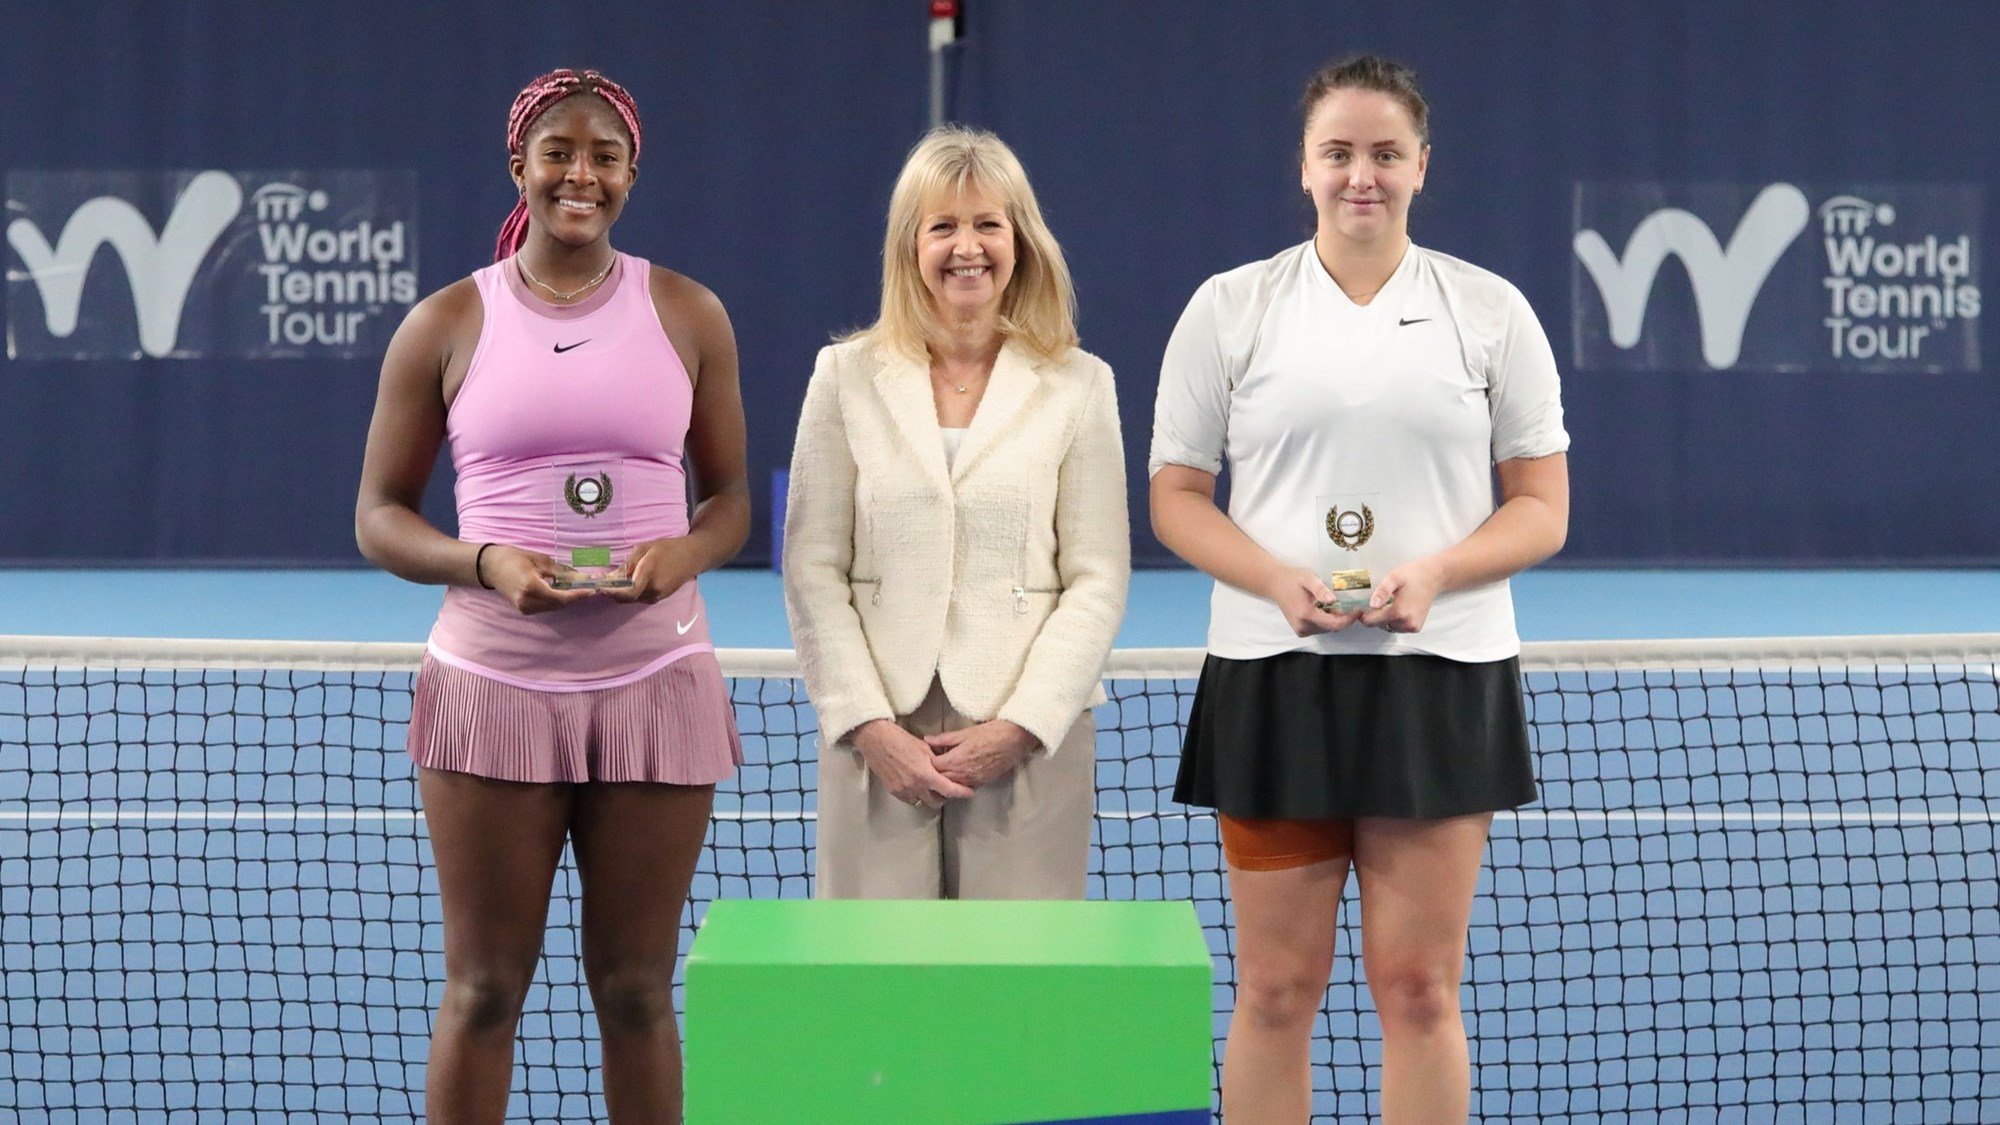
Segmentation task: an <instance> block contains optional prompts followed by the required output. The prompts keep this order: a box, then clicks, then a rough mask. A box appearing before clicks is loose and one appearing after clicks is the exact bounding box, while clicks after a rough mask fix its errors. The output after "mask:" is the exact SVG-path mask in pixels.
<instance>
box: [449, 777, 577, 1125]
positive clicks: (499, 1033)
mask: <svg viewBox="0 0 2000 1125" xmlns="http://www.w3.org/2000/svg"><path fill="white" fill-rule="evenodd" d="M418 772H419V778H418V780H419V784H420V785H421V787H422V790H423V800H424V822H425V824H427V825H428V826H429V828H430V837H431V852H432V855H433V857H434V858H435V861H436V863H437V873H438V892H439V896H440V897H441V898H442V900H443V903H444V999H443V1002H442V1003H440V1004H439V1005H438V1012H437V1020H436V1022H435V1023H434V1024H433V1025H432V1028H431V1053H430V1064H429V1066H428V1068H427V1069H426V1071H425V1075H424V1103H425V1115H426V1116H427V1117H428V1119H429V1120H430V1121H431V1123H432V1125H499V1123H500V1122H502V1121H504V1120H505V1119H506V1115H507V1089H508V1086H509V1084H510V1075H511V1073H512V1071H513V1067H514V1030H515V1027H516V1026H517V1025H518V1024H519V1022H520V1018H521V1001H522V1000H523V999H524V998H525V997H526V996H527V994H528V985H529V984H530V983H531V982H532V981H533V980H534V976H535V963H536V962H537V961H539V960H540V959H541V955H542V931H543V930H544V929H545V928H546V926H547V925H548V917H549V887H550V885H551V884H552V883H553V882H554V880H555V873H556V864H557V863H558V862H559V861H560V859H561V857H562V846H563V838H564V836H565V834H566V832H567V828H568V824H569V815H570V812H569V809H570V787H569V786H567V785H530V784H524V783H521V782H514V781H495V780H493V779H491V778H484V777H475V776H473V775H472V774H465V773H452V772H449V771H446V770H432V769H425V770H420V771H418Z"/></svg>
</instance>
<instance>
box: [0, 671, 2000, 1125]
mask: <svg viewBox="0 0 2000 1125" xmlns="http://www.w3.org/2000/svg"><path fill="white" fill-rule="evenodd" d="M419 658H420V649H419V648H418V647H417V646H398V645H354V644H305V643H293V644H274V643H262V642H260V643H233V642H188V641H120V640H103V641H99V640H76V639H66V638H0V1017H4V1018H0V1035H4V1037H5V1039H4V1044H3V1045H0V1046H4V1049H0V1110H6V1111H8V1114H7V1115H8V1116H9V1117H10V1119H15V1120H22V1121H30V1122H39V1121H73V1120H80V1119H83V1120H96V1119H110V1120H144V1121H158V1120H164V1121H201V1122H204V1123H206V1122H214V1121H246V1122H247V1121H266V1120H271V1119H274V1118H284V1119H290V1120H315V1119H318V1120H347V1121H358V1122H409V1121H415V1120H419V1119H420V1118H421V1111H422V1093H421V1091H422V1085H423V1082H422V1077H423V1076H422V1068H423V1059H424V1054H425V1050H426V1047H427V1041H428V1033H429V1024H430V1014H431V1010H432V1008H433V1006H434V1005H435V1003H436V1000H437V996H438V992H439V989H440V983H439V982H440V980H441V977H442V961H441V954H440V924H439V918H438V907H437V898H436V887H435V882H434V879H433V876H432V873H431V871H430V870H429V865H428V850H427V846H426V844H425V836H424V831H423V826H422V824H421V814H420V812H418V811H417V794H416V787H415V784H414V781H413V778H412V770H411V768H410V765H409V763H408V761H407V760H406V758H405V756H404V753H403V740H404V734H405V731H406V727H407V719H408V714H409V694H410V684H411V678H412V674H413V671H414V669H415V667H416V665H417V662H418V660H419ZM1200 659H1201V654H1200V653H1199V652H1193V651H1181V650H1146V651H1130V652H1120V653H1116V654H1114V660H1113V663H1112V667H1111V668H1110V670H1109V672H1108V674H1107V686H1108V688H1109V691H1110V694H1111V701H1110V702H1109V703H1107V704H1106V705H1105V706H1104V707H1103V708H1102V709H1101V710H1100V711H1099V713H1098V716H1097V717H1098V725H1099V731H1100V733H1099V743H1098V758H1099V761H1098V786H1099V794H1098V806H1099V808H1098V820H1097V831H1096V840H1095V847H1094V849H1093V855H1092V860H1091V881H1090V892H1091V894H1092V896H1093V897H1103V898H1113V899H1131V898H1146V899H1162V898H1164V899H1191V900H1193V901H1194V902H1195V904H1196V907H1197V912H1198V913H1199V915H1200V917H1201V919H1202V922H1203V924H1204V926H1205V928H1206V930H1207V936H1208V940H1209V943H1210V946H1211V949H1212V950H1213V952H1214V954H1215V956H1216V970H1217V973H1216V975H1217V984H1216V990H1215V1007H1216V1016H1215V1030H1216V1032H1217V1034H1218V1036H1219V1035H1220V1034H1221V1033H1222V1032H1223V1031H1224V1030H1225V1028H1226V1025H1227V1013H1228V1011H1229V1009H1230V1006H1231V1003H1232V1000H1233V995H1234V991H1233V985H1234V980H1235V961H1234V953H1233V945H1232V935H1231V933H1230V930H1229V926H1228V910H1227V907H1226V904H1225V900H1224V894H1223V891H1224V888H1223V872H1222V862H1221V856H1220V852H1219V849H1218V847H1217V843H1216V827H1215V822H1214V820H1213V819H1212V818H1211V817H1209V816H1207V815H1204V814H1202V813H1201V812H1199V811H1191V810H1187V809H1184V808H1182V807H1181V806H1178V805H1176V804H1174V803H1173V802H1172V800H1171V798H1170V791H1171V788H1172V780H1173V773H1174V769H1175V765H1176V759H1177V755H1178V750H1179V741H1180V731H1181V726H1182V724H1183V722H1184V721H1185V718H1186V715H1187V708H1188V704H1189V701H1190V699H1191V696H1192V692H1193V683H1194V675H1195V673H1196V671H1197V669H1198V668H1199V665H1200ZM1996 661H2000V636H1992V635H1980V636H1949V637H1902V638H1819V639H1785V640H1778V641H1733V642H1732V641H1714V642H1648V643H1623V642H1620V643H1602V644H1563V645H1531V646H1529V647H1528V649H1527V650H1526V652H1525V653H1524V655H1523V668H1524V686H1525V689H1526V692H1527V698H1528V707H1529V714H1530V717H1531V721H1532V733H1533V738H1534V744H1535V747H1536V751H1537V761H1538V769H1539V773H1540V776H1541V780H1542V797H1541V800H1540V802H1539V803H1537V804H1536V805H1534V806H1531V807H1529V808H1526V809H1522V810H1519V811H1517V812H1515V813H1511V814H1503V815H1501V816H1500V817H1498V818H1497V819H1496V822H1495V825H1494V829H1493V837H1492V844H1491V847H1490V849H1489V855H1488V858H1489V866H1488V869H1487V871H1486V873H1485V875H1484V876H1483V878H1482V881H1481V885H1480V891H1479V896H1478V900H1477V902H1476V904H1475V908H1474V916H1473V926H1472V933H1471V943H1470V951H1469V953H1470V955H1469V960H1468V968H1467V983H1466V985H1465V989H1464V997H1465V1003H1466V1020H1467V1026H1468V1028H1469V1030H1470V1032H1471V1050H1472V1059H1473V1066H1474V1087H1475V1093H1474V1101H1473V1109H1474V1116H1475V1118H1477V1119H1481V1120H1487V1121H1524V1122H1525V1121H1572V1122H1585V1121H1604V1120H1621V1121H1622V1120H1632V1119H1646V1120H1668V1121H1673V1120H1679V1121H1713V1120H1736V1121H1766V1120H1779V1121H1783V1120H1797V1121H1819V1120H1831V1119H1835V1118H1838V1119H1841V1120H1849V1119H1851V1120H1870V1121H1874V1120H1880V1121H1976V1120H2000V873H1996V859H1995V855H1996V851H1995V839H1994V821H1995V815H1996V804H1995V796H1996V794H2000V699H1996V683H1995V673H1996ZM723 662H724V667H725V670H726V671H727V672H728V673H729V675H730V677H731V680H730V682H731V690H732V692H733V694H734V699H735V703H736V708H737V716H738V721H739V724H740V725H741V728H742V731H743V734H744V741H745V751H746V755H747V757H748V759H749V760H748V762H747V763H746V765H745V767H744V769H743V770H742V771H741V773H740V774H739V776H738V777H737V779H736V780H735V781H734V782H733V783H732V784H730V785H728V786H726V787H724V791H722V792H719V793H718V799H717V804H716V808H717V813H716V819H715V824H714V828H713V830H712V832H711V836H710V846H709V847H708V849H707V850H706V851H705V853H704V855H703V858H702V861H701V867H700V870H699V872H698V874H697V877H696V880H695V885H694V893H695V896H696V899H697V901H696V902H694V903H693V904H691V907H690V911H689V918H688V921H689V925H690V926H692V925H693V924H694V922H695V921H696V920H697V919H698V918H699V917H700V914H701V911H702V909H703V907H704V905H705V903H706V902H708V901H712V900H713V899H716V898H720V897H771V896H804V895H807V894H809V893H810V891H811V869H812V857H811V853H812V843H813V826H814V825H813V820H814V814H813V788H814V766H813V758H814V754H815V752H816V735H815V732H814V719H813V716H812V711H811V707H810V705H809V704H808V702H807V701H806V699H805V694H804V691H803V688H802V686H801V684H800V682H799V681H798V680H797V678H796V669H795V666H794V665H793V662H792V659H791V656H790V654H789V653H784V652H750V651H734V652H726V653H724V654H723ZM576 892H577V883H576V879H575V874H574V871H573V869H571V868H570V867H569V866H568V865H567V864H565V868H564V871H563V873H562V875H561V876H560V877H559V879H558V882H557V888H556V901H555V902H554V903H553V904H552V909H551V916H550V928H549V936H548V940H547V956H546V957H545V958H544V962H543V965H542V969H541V973H540V976H539V978H538V981H537V984H536V986H535V988H534V990H533V992H532V993H531V995H530V997H529V1000H528V1006H527V1013H526V1015H525V1016H524V1019H523V1024H522V1029H521V1046H520V1065H519V1066H517V1068H516V1072H515V1084H516V1097H515V1102H514V1110H513V1117H512V1119H516V1120H531V1121H574V1120H602V1119H603V1116H604V1114H603V1103H602V1097H601V1093H600V1091H599V1087H598V1085H597V1082H596V1078H595V1070H596V1068H595V1061H596V1050H595V1046H594V1043H593V1040H594V1038H595V1034H594V1027H593V1025H592V1017H591V1015H590V1001H589V996H588V994H587V991H586V989H585V987H584V984H583V980H582V974H581V969H580V963H579V958H578V955H577V953H578V948H579V946H578V933H577V918H578V912H577V904H576ZM1357 922H1358V911H1356V910H1355V908H1354V898H1353V893H1352V892H1350V894H1349V898H1348V901H1347V903H1346V904H1345V906H1344V907H1343V918H1342V925H1341V930H1340V943H1341V948H1342V954H1343V955H1342V956H1341V957H1340V958H1339V959H1338V962H1337V967H1336V971H1335V977H1334V980H1333V983H1332V985H1331V987H1330V988H1329V989H1328V992H1327V996H1326V1004H1325V1011H1324V1013H1323V1015H1322V1018H1321V1020H1320V1023H1319V1027H1318V1034H1317V1037H1316V1040H1315V1044H1314V1062H1315V1069H1314V1075H1315V1082H1316V1086H1317V1088H1316V1090H1315V1092H1314V1113H1315V1120H1322V1121H1330V1120H1335V1119H1338V1120H1354V1119H1358V1118H1360V1117H1361V1116H1363V1115H1364V1114H1373V1113H1375V1112H1377V1111H1378V1102H1377V1094H1376V1091H1377V1088H1378V1086H1379V1079H1380V1030H1379V1026H1378V1025H1377V1024H1376V1022H1375V1020H1374V1018H1373V1016H1372V1012H1371V1006H1370V1004H1369V1000H1368V996H1367V992H1366V987H1365V985H1364V984H1363V983H1362V981H1361V980H1360V975H1359V968H1358V966H1357V964H1356V959H1355V958H1354V957H1353V956H1352V954H1353V953H1354V952H1355V951H1356V950H1358V949H1359V944H1358V939H1359V934H1358V931H1357V926H1356V923H1357ZM685 945H686V942H684V943H683V947H684V948H685ZM1219 1043H1220V1040H1219V1039H1218V1051H1219Z"/></svg>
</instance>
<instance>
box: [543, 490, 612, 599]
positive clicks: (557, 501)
mask: <svg viewBox="0 0 2000 1125" xmlns="http://www.w3.org/2000/svg"><path fill="white" fill-rule="evenodd" d="M619 468H620V462H618V461H588V462H572V463H570V464H566V465H557V466H555V468H554V469H553V470H552V471H551V473H550V474H549V475H550V488H551V491H553V492H554V493H555V495H553V496H552V497H550V499H549V510H550V512H551V513H552V515H553V519H554V523H555V540H556V563H557V565H558V566H560V567H561V568H562V569H561V570H560V571H558V572H557V574H556V576H555V577H554V578H552V579H550V581H549V585H551V586H554V587H555V588H556V589H558V590H609V589H622V588H626V587H629V586H631V585H632V579H631V578H630V577H628V576H626V575H624V574H622V573H620V568H619V567H617V566H614V565H613V564H612V561H611V552H612V549H613V547H614V545H617V544H622V543H623V542H624V541H625V515H624V508H623V507H622V506H621V505H620V504H619V496H618V490H619V478H620V476H621V474H620V472H619Z"/></svg>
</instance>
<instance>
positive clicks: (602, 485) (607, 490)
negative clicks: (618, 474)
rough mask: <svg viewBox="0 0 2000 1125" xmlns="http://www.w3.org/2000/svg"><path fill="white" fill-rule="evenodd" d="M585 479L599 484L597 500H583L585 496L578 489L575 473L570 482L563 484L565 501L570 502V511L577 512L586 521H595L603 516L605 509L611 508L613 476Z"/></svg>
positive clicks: (600, 475) (572, 474) (571, 475)
mask: <svg viewBox="0 0 2000 1125" xmlns="http://www.w3.org/2000/svg"><path fill="white" fill-rule="evenodd" d="M583 479H585V480H595V481H596V482H597V487H598V496H597V499H596V500H595V501H588V500H585V499H584V498H583V495H582V494H581V493H580V492H579V491H578V489H577V487H576V474H575V473H571V474H570V475H569V480H567V481H565V482H564V483H563V499H565V500H567V501H569V510H570V511H572V512H575V513H576V514H577V515H579V516H582V517H583V518H584V519H594V518H596V517H597V516H599V515H602V514H603V512H604V509H606V508H609V507H610V506H611V474H610V473H599V474H597V475H596V476H595V477H585V478H583Z"/></svg>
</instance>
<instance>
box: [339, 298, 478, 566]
mask: <svg viewBox="0 0 2000 1125" xmlns="http://www.w3.org/2000/svg"><path fill="white" fill-rule="evenodd" d="M470 284H471V283H470V282H469V281H462V282H459V283H458V284H456V285H453V286H451V287H449V288H447V289H444V290H441V291H440V292H438V293H434V294H432V295H431V296H430V297H427V298H425V299H424V300H423V301H422V302H421V303H419V304H418V305H417V307H416V308H414V309H411V310H410V315H409V316H407V317H405V318H404V320H403V323H402V325H401V326H400V327H399V328H397V329H396V335H395V337H394V338H393V339H391V340H390V341H389V350H388V352H387V354H385V355H384V356H383V357H382V381H381V384H380V386H379V387H378V388H377V390H376V392H375V416H374V418H373V419H372V420H371V421H370V422H369V424H368V449H367V452H366V453H365V454H364V455H363V456H362V460H361V491H360V494H359V496H358V497H357V498H356V500H355V505H354V540H355V543H356V544H357V545H358V546H359V547H360V548H361V553H362V555H363V556H365V557H366V558H367V559H368V561H369V562H372V563H374V564H375V565H376V566H379V567H381V568H382V569H383V570H386V571H388V572H389V573H391V574H393V575H396V576H397V577H398V578H406V579H408V580H410V581H411V582H424V583H430V584H433V585H439V584H442V585H459V586H472V585H477V584H478V581H477V579H476V577H475V576H474V575H473V572H472V568H473V559H474V557H475V556H476V555H477V554H478V552H479V545H478V544H476V543H464V542H461V541H459V540H457V539H453V538H451V537H450V536H448V535H446V534H445V533H443V532H442V531H439V530H438V529H437V528H435V527H433V526H431V523H430V521H428V520H426V519H424V517H423V514H422V506H423V496H424V486H425V485H427V484H429V483H430V477H431V466H432V465H433V464H435V463H436V461H437V455H438V450H439V448H440V447H442V446H443V444H444V420H445V400H444V372H445V368H446V366H447V365H448V364H450V362H451V360H452V355H453V339H452V336H453V328H454V327H455V324H454V321H456V320H458V319H460V318H462V317H464V316H466V315H471V316H475V317H476V316H477V315H478V301H477V297H476V294H469V292H468V291H469V288H470ZM468 296H470V298H471V299H470V300H468ZM474 335H475V337H476V336H477V332H476V330H475V332H474ZM489 553H490V552H489Z"/></svg>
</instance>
